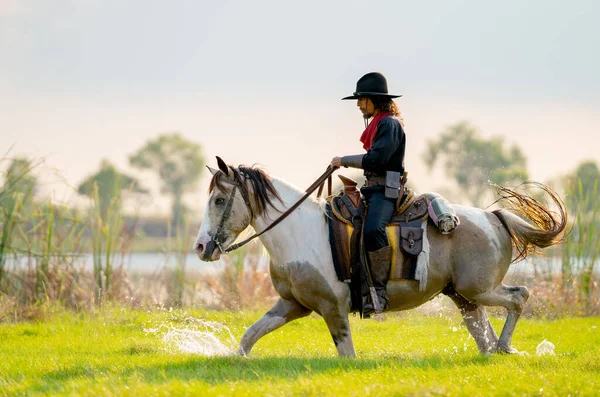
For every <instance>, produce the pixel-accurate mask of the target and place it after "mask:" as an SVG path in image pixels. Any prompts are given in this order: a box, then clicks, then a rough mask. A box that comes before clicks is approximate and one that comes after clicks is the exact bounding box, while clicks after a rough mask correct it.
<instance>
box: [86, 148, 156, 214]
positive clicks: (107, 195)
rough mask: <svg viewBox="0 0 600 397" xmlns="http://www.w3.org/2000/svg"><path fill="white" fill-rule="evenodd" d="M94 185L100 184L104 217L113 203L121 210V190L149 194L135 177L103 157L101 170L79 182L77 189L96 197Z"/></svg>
mask: <svg viewBox="0 0 600 397" xmlns="http://www.w3.org/2000/svg"><path fill="white" fill-rule="evenodd" d="M94 185H97V186H98V206H99V209H100V214H101V216H102V218H103V219H105V218H106V214H107V211H108V209H109V207H111V205H112V206H113V208H114V206H118V207H119V208H115V209H116V210H120V200H118V199H119V198H120V197H121V192H122V191H123V190H130V191H131V192H133V193H143V194H147V193H148V191H147V190H146V189H144V188H143V187H141V186H140V183H139V182H138V181H137V180H136V179H135V178H133V177H131V176H129V175H125V174H123V173H121V172H119V171H118V170H117V169H116V168H115V166H114V165H113V164H111V163H110V162H109V161H108V160H106V159H103V160H102V161H101V163H100V170H99V171H98V172H96V173H95V174H93V175H90V176H88V177H87V178H86V179H84V180H83V182H81V183H80V184H79V187H78V188H77V190H78V191H79V193H80V194H83V195H86V196H90V197H94V196H95V191H94Z"/></svg>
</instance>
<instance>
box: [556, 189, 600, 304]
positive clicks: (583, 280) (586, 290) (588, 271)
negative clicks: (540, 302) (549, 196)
mask: <svg viewBox="0 0 600 397" xmlns="http://www.w3.org/2000/svg"><path fill="white" fill-rule="evenodd" d="M598 183H599V181H598V180H596V181H595V183H594V186H593V187H591V188H590V189H584V187H583V184H582V181H581V180H577V181H576V182H575V183H573V184H572V185H571V186H569V189H568V191H567V194H570V195H571V196H572V197H573V198H574V200H572V202H574V203H575V204H574V208H572V209H571V211H573V212H574V219H575V221H574V224H573V227H572V229H571V232H570V233H569V235H568V236H567V238H566V241H565V244H564V245H563V251H562V266H561V271H562V290H563V291H564V292H565V294H566V296H568V295H569V294H570V293H575V294H576V296H574V297H573V299H576V300H577V301H579V302H580V303H581V305H582V310H583V311H584V312H585V313H587V314H592V313H594V312H597V311H598V310H600V302H597V298H596V295H597V292H598V273H597V272H598V271H600V269H597V266H598V263H599V258H600V234H599V232H600V201H599V200H598Z"/></svg>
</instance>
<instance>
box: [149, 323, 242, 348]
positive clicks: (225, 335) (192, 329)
mask: <svg viewBox="0 0 600 397" xmlns="http://www.w3.org/2000/svg"><path fill="white" fill-rule="evenodd" d="M184 323H185V326H184V327H181V326H175V325H172V324H161V325H159V327H158V328H147V329H144V331H145V332H146V333H153V334H158V335H162V338H161V339H162V342H163V343H164V344H165V348H166V350H167V351H176V352H181V353H189V354H199V355H202V356H209V357H210V356H230V355H233V354H235V353H236V352H237V347H236V346H237V342H236V340H235V338H234V337H233V335H232V334H231V331H230V330H229V328H228V327H227V326H226V325H224V324H221V323H217V322H213V321H204V320H202V319H199V318H193V317H188V318H185V319H184Z"/></svg>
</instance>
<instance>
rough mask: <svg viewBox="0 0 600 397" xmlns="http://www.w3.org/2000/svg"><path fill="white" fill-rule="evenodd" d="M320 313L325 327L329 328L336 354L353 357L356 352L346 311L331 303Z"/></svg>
mask: <svg viewBox="0 0 600 397" xmlns="http://www.w3.org/2000/svg"><path fill="white" fill-rule="evenodd" d="M321 315H322V316H323V319H324V320H325V323H326V324H327V328H329V332H330V333H331V337H332V338H333V343H335V347H336V348H337V351H338V354H339V355H340V356H342V357H355V356H356V352H355V351H354V343H353V342H352V333H351V332H350V321H349V320H348V312H347V311H345V310H343V309H342V308H340V307H339V306H335V305H331V306H330V307H327V308H325V310H322V312H321Z"/></svg>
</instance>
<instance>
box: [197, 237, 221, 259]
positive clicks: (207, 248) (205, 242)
mask: <svg viewBox="0 0 600 397" xmlns="http://www.w3.org/2000/svg"><path fill="white" fill-rule="evenodd" d="M194 252H195V253H196V255H198V258H199V259H200V260H201V261H204V262H212V261H216V260H218V259H219V257H220V256H221V252H220V251H219V249H218V248H217V245H216V244H215V241H214V240H213V239H212V238H211V237H210V236H208V235H207V236H205V237H201V238H198V239H197V240H196V242H195V243H194Z"/></svg>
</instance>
